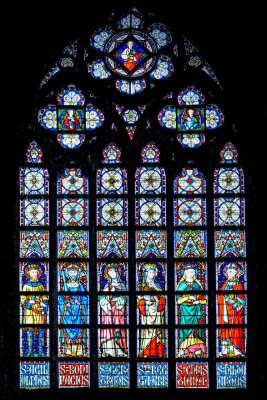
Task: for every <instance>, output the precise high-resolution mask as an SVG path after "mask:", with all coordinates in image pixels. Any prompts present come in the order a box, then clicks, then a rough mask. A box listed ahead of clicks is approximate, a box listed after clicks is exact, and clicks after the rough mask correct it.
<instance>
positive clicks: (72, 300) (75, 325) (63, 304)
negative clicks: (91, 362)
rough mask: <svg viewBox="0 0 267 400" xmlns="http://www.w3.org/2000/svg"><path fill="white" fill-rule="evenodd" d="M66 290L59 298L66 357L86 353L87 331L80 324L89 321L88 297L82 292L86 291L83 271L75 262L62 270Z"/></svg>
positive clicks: (80, 355)
mask: <svg viewBox="0 0 267 400" xmlns="http://www.w3.org/2000/svg"><path fill="white" fill-rule="evenodd" d="M62 275H63V281H64V288H63V289H64V291H67V292H68V294H62V295H61V296H60V297H59V300H58V303H59V304H58V306H59V314H60V324H63V326H64V328H63V329H62V331H61V334H60V343H61V345H62V355H64V356H66V357H70V356H78V357H82V356H84V355H86V342H87V337H86V331H85V329H83V328H82V327H81V326H79V325H84V324H87V323H88V299H87V296H84V295H82V294H80V292H84V291H85V289H84V286H83V285H82V284H81V276H82V271H81V268H80V267H78V266H77V265H75V264H72V265H71V266H69V267H67V268H65V269H64V270H63V271H62Z"/></svg>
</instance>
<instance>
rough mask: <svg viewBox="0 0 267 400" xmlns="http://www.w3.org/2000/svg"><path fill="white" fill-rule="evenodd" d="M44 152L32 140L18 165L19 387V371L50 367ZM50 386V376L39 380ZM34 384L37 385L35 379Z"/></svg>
mask: <svg viewBox="0 0 267 400" xmlns="http://www.w3.org/2000/svg"><path fill="white" fill-rule="evenodd" d="M42 156H43V152H42V150H41V148H40V147H39V145H38V144H37V143H36V142H35V141H33V142H31V143H30V144H29V146H28V149H27V151H26V163H25V166H23V167H21V168H20V173H19V192H20V199H19V202H18V206H19V210H18V211H19V212H18V214H19V215H20V219H19V226H20V229H19V232H18V235H19V257H20V262H19V263H18V265H19V290H20V296H19V303H20V318H19V322H20V329H19V348H20V350H19V355H20V357H21V361H20V371H21V374H20V387H21V388H23V387H25V386H27V380H26V379H25V377H24V376H23V373H22V371H23V370H25V369H27V368H43V369H44V370H47V371H48V370H49V367H50V355H51V354H50V333H51V332H50V331H51V330H50V317H51V316H50V292H49V268H50V262H49V261H50V260H49V257H50V253H49V245H50V243H49V238H50V232H49V222H50V221H49V198H48V194H49V173H48V169H47V168H45V167H44V165H43V161H42ZM41 384H42V386H43V387H49V376H47V375H46V376H45V377H44V379H43V380H42V383H41ZM33 385H34V386H35V387H38V386H39V383H38V384H37V383H36V382H35V381H34V382H33Z"/></svg>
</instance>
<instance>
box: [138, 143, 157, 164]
mask: <svg viewBox="0 0 267 400" xmlns="http://www.w3.org/2000/svg"><path fill="white" fill-rule="evenodd" d="M159 154H160V153H159V149H158V148H157V146H156V145H155V144H154V143H148V144H147V145H146V146H145V147H144V148H143V150H142V154H141V155H142V161H143V162H144V163H158V162H159Z"/></svg>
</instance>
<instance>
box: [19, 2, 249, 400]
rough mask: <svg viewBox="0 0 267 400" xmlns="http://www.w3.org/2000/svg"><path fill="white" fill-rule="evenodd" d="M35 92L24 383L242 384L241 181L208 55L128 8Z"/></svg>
mask: <svg viewBox="0 0 267 400" xmlns="http://www.w3.org/2000/svg"><path fill="white" fill-rule="evenodd" d="M38 96H39V97H38V102H37V106H36V109H35V111H34V112H35V114H34V115H35V122H34V129H33V130H32V132H31V135H32V136H33V137H34V138H35V136H36V140H35V139H34V140H29V138H28V137H27V139H25V138H24V139H23V140H25V141H26V140H27V149H26V150H25V149H24V160H23V161H22V162H20V164H19V171H18V202H17V214H16V215H17V242H18V246H17V247H16V252H17V255H16V257H17V265H18V268H17V270H18V274H19V300H18V301H19V304H20V313H19V327H18V332H19V349H20V350H19V355H20V361H19V371H20V372H19V373H20V388H21V389H37V388H39V389H51V390H53V391H55V393H56V394H57V395H59V396H64V393H65V391H64V390H63V389H69V388H72V389H79V390H78V391H77V392H76V391H75V390H73V393H74V395H75V394H76V393H77V394H79V395H80V393H85V395H86V396H90V393H93V394H97V395H98V394H102V393H110V392H112V391H113V392H114V393H115V391H116V393H120V390H121V389H122V390H124V389H130V390H131V391H135V393H137V394H138V395H139V394H140V396H141V397H142V396H143V393H145V395H147V394H150V393H152V392H150V391H149V389H153V391H154V393H155V390H154V389H165V390H166V393H168V394H169V393H172V394H173V393H175V396H179V393H181V391H180V389H188V391H184V392H186V393H188V392H191V393H195V394H196V395H198V393H199V391H198V389H205V390H206V391H205V390H203V391H202V392H203V393H204V392H205V393H213V394H214V393H216V390H217V389H218V390H219V389H233V388H242V389H244V388H247V364H248V358H247V356H248V354H247V348H248V344H247V341H248V334H247V332H248V328H249V326H248V321H249V315H248V313H247V301H248V292H247V284H248V278H247V269H248V268H249V259H248V258H247V243H246V242H247V238H246V236H247V230H246V228H247V226H246V223H247V219H246V208H245V206H246V194H245V178H246V177H245V174H244V170H243V167H242V165H241V162H240V159H241V157H240V154H241V151H240V148H239V142H238V132H237V131H236V129H235V127H234V125H233V121H232V117H231V115H230V112H229V107H228V105H227V103H226V102H225V101H224V100H223V96H222V85H221V82H220V81H219V79H218V78H217V75H216V74H215V72H214V70H213V68H212V67H211V66H210V64H209V63H208V62H207V61H206V59H205V57H204V56H203V55H202V54H201V52H200V51H199V49H198V47H197V46H196V45H195V44H194V43H193V42H191V40H189V39H188V38H186V37H184V36H182V35H181V34H180V33H178V31H177V29H176V28H175V27H173V28H172V27H169V26H167V25H166V24H165V23H161V22H158V21H154V18H153V16H152V15H146V16H145V14H144V13H142V12H141V11H138V10H137V9H136V8H133V9H130V10H128V11H126V12H122V13H121V14H120V12H119V11H118V12H116V13H114V14H112V15H111V17H110V19H109V20H107V21H106V23H103V25H102V26H98V27H95V26H93V25H92V26H90V27H89V28H88V30H86V32H84V33H83V34H82V35H81V37H80V38H78V39H75V40H74V41H72V42H70V43H69V44H68V45H66V46H65V48H64V49H63V51H62V52H61V53H60V54H59V58H58V60H57V62H56V64H53V65H52V66H51V67H50V68H48V70H47V71H46V74H45V76H44V77H43V79H42V81H41V84H40V92H39V94H38ZM29 129H31V128H29ZM37 138H38V139H40V143H41V145H42V146H41V147H42V148H41V147H40V146H39V144H38V143H39V141H38V143H37ZM232 139H233V140H232ZM228 140H229V141H228ZM230 140H232V142H233V143H236V145H233V144H232V142H231V141H230ZM225 142H226V144H224V143H225ZM239 153H240V154H239ZM25 156H26V160H25ZM219 158H220V159H219ZM218 159H219V161H218ZM29 292H30V293H29ZM40 292H41V293H40ZM114 389H115V391H114ZM143 389H144V390H143ZM190 389H193V390H190ZM109 390H110V392H109ZM47 392H48V393H50V391H49V390H47ZM124 392H125V393H126V392H127V391H124ZM36 393H37V392H36ZM127 393H128V392H127ZM127 393H126V395H127ZM157 393H160V390H159V391H157ZM164 393H165V392H164ZM85 395H84V396H85ZM81 396H83V394H82V395H81ZM141 397H140V398H141ZM59 398H61V397H59Z"/></svg>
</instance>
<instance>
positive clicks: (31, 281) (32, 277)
mask: <svg viewBox="0 0 267 400" xmlns="http://www.w3.org/2000/svg"><path fill="white" fill-rule="evenodd" d="M41 272H42V271H41V268H40V266H39V265H37V264H29V265H27V267H26V268H25V275H26V277H27V279H26V280H25V282H24V284H23V287H22V291H23V292H25V293H23V295H22V296H21V298H20V301H21V305H22V323H23V324H25V325H28V324H29V325H36V324H37V325H43V324H46V323H47V313H48V296H47V295H46V294H44V292H45V288H44V286H43V284H42V283H41V282H40V276H41ZM32 292H35V294H32ZM39 292H40V295H39ZM42 293H43V294H42ZM24 331H25V332H26V343H27V352H26V353H24V354H23V355H24V356H25V357H32V356H35V357H38V356H41V357H46V356H47V354H46V352H45V349H44V347H45V335H46V330H45V329H44V328H41V327H27V328H25V329H24ZM34 336H36V338H37V343H38V353H36V352H35V351H34V348H33V342H34Z"/></svg>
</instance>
